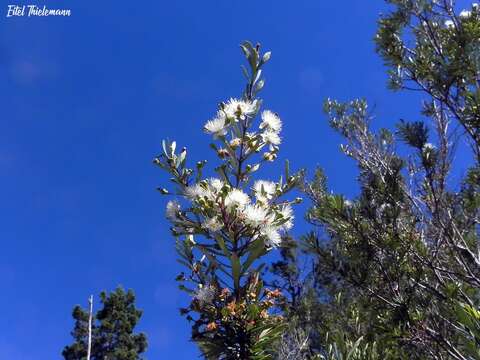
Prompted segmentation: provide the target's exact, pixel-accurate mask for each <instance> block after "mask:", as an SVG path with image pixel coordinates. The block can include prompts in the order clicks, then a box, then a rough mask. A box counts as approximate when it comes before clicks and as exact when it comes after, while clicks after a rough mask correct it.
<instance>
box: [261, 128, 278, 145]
mask: <svg viewBox="0 0 480 360" xmlns="http://www.w3.org/2000/svg"><path fill="white" fill-rule="evenodd" d="M262 140H263V141H264V142H265V143H267V144H272V145H280V143H281V142H282V139H280V136H278V133H276V132H274V131H272V130H266V131H264V132H263V133H262Z"/></svg>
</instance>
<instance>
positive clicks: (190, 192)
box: [185, 184, 210, 200]
mask: <svg viewBox="0 0 480 360" xmlns="http://www.w3.org/2000/svg"><path fill="white" fill-rule="evenodd" d="M209 195H210V193H209V191H208V190H206V189H205V188H204V187H203V186H202V185H200V184H195V185H192V186H188V187H187V188H186V189H185V196H186V197H187V198H189V199H190V200H195V199H196V198H197V197H204V196H207V197H209Z"/></svg>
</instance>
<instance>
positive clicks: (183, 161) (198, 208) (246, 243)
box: [154, 42, 301, 359]
mask: <svg viewBox="0 0 480 360" xmlns="http://www.w3.org/2000/svg"><path fill="white" fill-rule="evenodd" d="M241 49H242V51H243V53H244V54H245V57H246V59H247V63H248V66H249V69H247V68H246V67H242V70H243V73H244V75H245V78H246V80H247V84H246V87H245V91H244V93H243V96H242V98H241V99H234V98H231V99H230V100H228V101H226V102H222V103H221V104H220V105H219V108H218V110H217V112H216V116H215V117H214V118H213V119H211V120H209V121H207V122H206V124H205V126H204V131H205V132H206V133H207V134H209V135H211V136H212V137H213V142H212V143H211V144H210V147H211V148H212V149H213V150H214V151H215V153H216V156H217V157H218V159H219V162H220V164H219V165H218V166H217V167H216V168H215V171H216V173H217V174H218V177H211V178H205V177H204V176H203V169H204V167H205V165H206V163H207V161H206V160H204V161H199V162H197V164H196V167H195V168H194V169H193V168H189V167H187V149H186V148H183V149H182V150H181V151H180V152H179V153H177V152H176V143H175V142H166V141H163V154H162V155H160V156H159V157H157V158H155V160H154V163H155V164H157V165H158V166H160V167H161V168H162V169H164V170H166V171H167V172H168V173H169V174H170V175H171V180H172V182H173V183H174V184H175V189H174V194H176V195H179V196H180V199H181V198H183V200H182V202H185V203H186V204H187V205H186V206H182V204H181V203H180V201H179V199H175V200H171V201H169V202H168V204H167V209H166V217H167V219H168V220H169V221H170V222H171V224H172V228H171V230H172V234H173V235H174V236H175V237H176V238H177V251H178V253H179V255H180V263H182V264H183V265H184V266H186V267H187V268H188V270H189V274H188V275H187V274H185V273H182V274H180V275H179V276H178V280H179V281H181V282H182V285H181V288H182V289H184V290H186V291H187V292H189V294H190V295H191V296H192V302H191V304H190V306H189V307H188V308H186V309H183V313H184V314H185V315H187V318H188V319H189V320H191V321H194V325H193V332H192V337H193V339H194V340H195V341H197V343H199V345H200V347H201V348H202V351H203V353H204V355H205V356H206V357H207V358H210V357H209V356H213V355H215V356H216V357H215V358H221V359H223V358H228V359H230V358H235V359H237V358H241V359H250V358H253V357H254V356H255V358H256V359H269V358H270V357H269V355H268V351H266V349H267V348H268V346H269V344H271V342H272V341H273V340H274V339H276V338H277V337H278V336H279V335H280V334H281V329H282V326H281V319H280V317H278V316H273V315H271V312H272V310H273V308H274V306H275V305H276V304H277V302H278V301H279V299H280V298H281V293H280V292H279V291H274V290H268V289H264V288H263V282H262V280H261V277H260V271H261V269H262V268H263V265H262V264H259V265H258V266H257V267H254V264H256V263H257V262H258V261H257V260H259V259H261V258H262V257H263V256H264V255H265V254H266V253H267V252H268V251H270V250H272V249H273V248H276V247H278V246H281V243H282V235H283V234H284V233H285V232H286V231H288V230H289V229H290V228H291V227H292V226H293V218H294V216H293V211H292V207H291V206H292V205H293V204H295V203H298V202H299V201H300V199H299V198H297V199H295V200H281V198H282V197H283V195H285V194H286V193H287V192H289V191H290V190H291V189H293V188H294V187H295V186H296V185H297V184H298V182H299V180H300V177H301V174H300V173H298V174H293V175H291V174H290V172H289V166H288V162H287V164H286V167H285V175H284V177H280V179H279V181H277V182H273V181H267V180H256V181H254V182H253V183H252V177H253V175H254V173H255V172H257V171H258V170H259V168H260V167H261V166H262V165H263V164H264V163H266V162H272V161H274V160H275V159H276V158H277V154H278V151H279V145H280V143H281V137H280V132H281V130H282V121H281V120H280V117H279V116H278V115H277V114H276V113H274V112H272V111H270V110H263V111H261V107H262V101H261V100H260V99H259V98H258V97H257V95H258V93H259V92H260V91H261V90H262V88H263V86H264V84H265V81H264V79H263V78H262V70H263V66H264V65H265V64H266V63H267V62H268V60H269V59H270V55H271V53H270V52H266V53H264V54H263V55H262V54H261V53H260V46H259V45H257V46H255V47H254V46H253V45H252V44H251V43H249V42H244V43H243V44H242V45H241ZM258 117H260V121H259V123H258V124H257V121H256V120H257V118H258ZM160 191H161V193H163V194H170V191H169V190H167V189H160ZM183 282H190V283H192V284H193V285H194V288H187V287H186V286H185V285H184V284H183ZM192 312H193V313H196V314H197V316H196V318H195V319H194V318H193V317H192V315H190V313H192ZM257 355H258V356H257Z"/></svg>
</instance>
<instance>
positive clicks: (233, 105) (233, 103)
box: [223, 98, 257, 119]
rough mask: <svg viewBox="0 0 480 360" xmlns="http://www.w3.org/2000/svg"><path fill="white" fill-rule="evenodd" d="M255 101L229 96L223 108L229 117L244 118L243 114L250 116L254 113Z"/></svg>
mask: <svg viewBox="0 0 480 360" xmlns="http://www.w3.org/2000/svg"><path fill="white" fill-rule="evenodd" d="M256 108H257V103H256V102H252V101H243V100H237V99H233V98H231V99H230V100H229V101H228V102H227V103H226V104H225V107H224V109H223V111H225V114H226V115H227V116H228V117H229V118H235V119H236V118H240V119H244V118H245V116H252V115H254V114H255V110H256Z"/></svg>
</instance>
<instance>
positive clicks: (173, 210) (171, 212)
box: [165, 200, 180, 221]
mask: <svg viewBox="0 0 480 360" xmlns="http://www.w3.org/2000/svg"><path fill="white" fill-rule="evenodd" d="M179 211H180V204H179V203H178V201H175V200H172V201H169V202H168V203H167V209H166V211H165V212H166V217H167V219H168V220H170V221H175V220H177V219H178V212H179Z"/></svg>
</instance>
